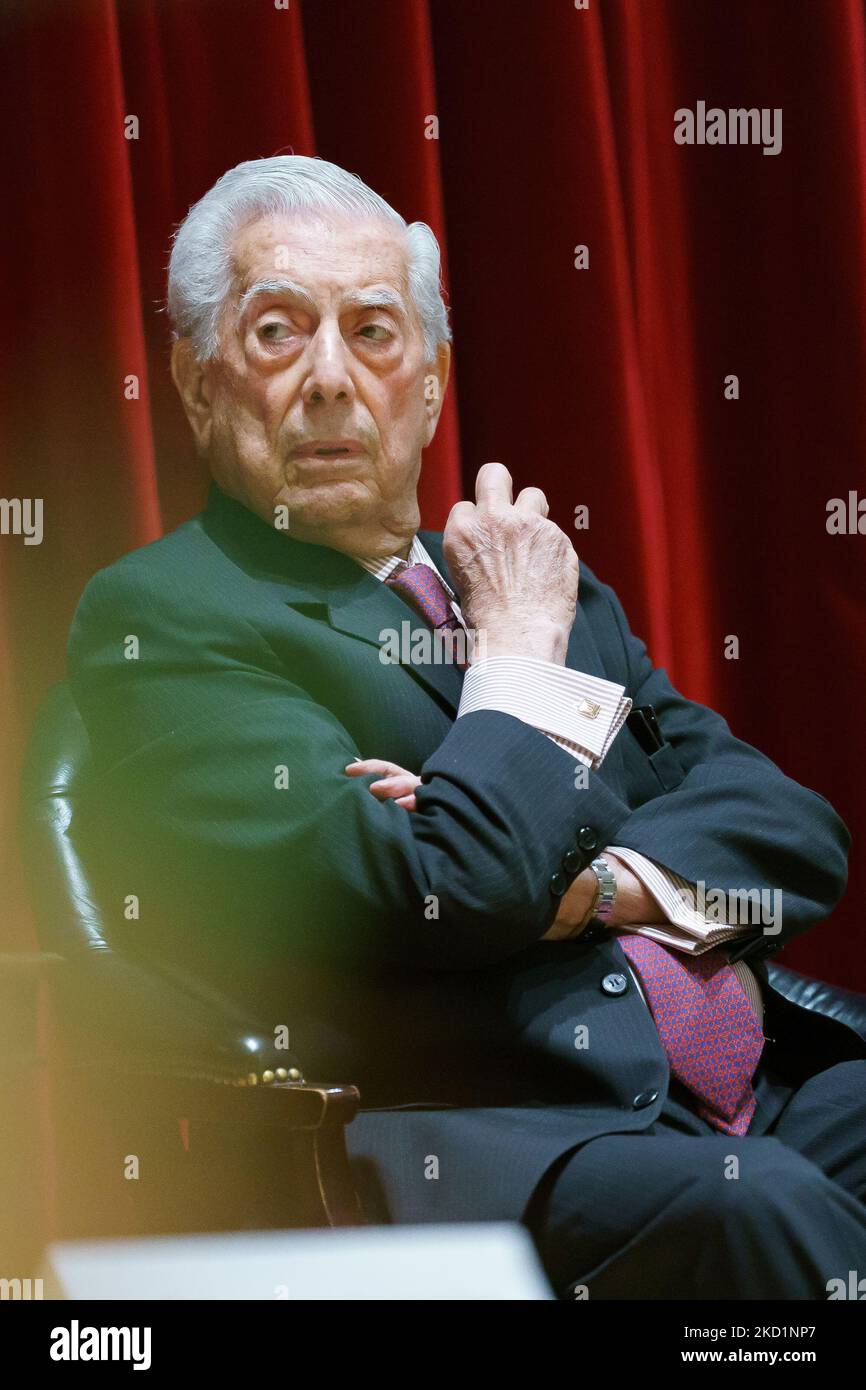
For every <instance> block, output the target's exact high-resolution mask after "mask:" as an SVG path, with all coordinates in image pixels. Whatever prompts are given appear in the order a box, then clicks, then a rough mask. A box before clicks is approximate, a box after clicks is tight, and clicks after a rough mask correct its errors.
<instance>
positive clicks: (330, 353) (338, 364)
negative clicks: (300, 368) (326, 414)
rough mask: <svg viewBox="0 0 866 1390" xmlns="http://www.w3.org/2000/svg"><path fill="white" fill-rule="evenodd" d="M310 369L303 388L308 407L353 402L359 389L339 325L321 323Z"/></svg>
mask: <svg viewBox="0 0 866 1390" xmlns="http://www.w3.org/2000/svg"><path fill="white" fill-rule="evenodd" d="M308 353H309V365H308V369H307V375H306V378H305V380H304V385H303V391H302V394H303V398H304V404H305V405H316V404H321V403H322V402H326V403H328V404H332V403H333V402H334V401H351V400H352V399H353V397H354V395H355V387H354V384H353V382H352V377H351V373H350V371H349V363H348V354H347V350H346V344H345V342H344V341H343V335H342V333H341V332H340V329H339V327H338V325H336V324H334V325H330V324H325V323H321V324H319V327H318V329H317V330H316V334H315V337H314V338H313V340H312V342H311V343H310V346H309V348H308Z"/></svg>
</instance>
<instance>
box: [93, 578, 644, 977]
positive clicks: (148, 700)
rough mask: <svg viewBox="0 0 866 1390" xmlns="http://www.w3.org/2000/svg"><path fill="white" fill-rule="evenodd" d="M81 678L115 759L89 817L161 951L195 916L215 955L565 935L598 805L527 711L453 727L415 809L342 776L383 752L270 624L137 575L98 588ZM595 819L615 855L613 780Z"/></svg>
mask: <svg viewBox="0 0 866 1390" xmlns="http://www.w3.org/2000/svg"><path fill="white" fill-rule="evenodd" d="M130 634H134V635H135V637H136V640H137V643H138V647H137V655H135V656H134V658H133V659H130V657H129V646H128V642H127V638H128V636H129V635H130ZM69 671H70V679H71V682H72V686H73V691H74V694H75V698H76V702H77V704H78V706H79V709H80V710H81V712H82V715H83V717H84V722H85V725H86V727H87V730H88V733H89V736H90V740H91V744H92V746H93V749H94V756H95V758H96V769H95V776H94V778H93V780H92V784H91V787H90V788H89V791H88V799H87V802H86V805H85V808H84V810H83V812H82V814H83V816H84V821H83V824H84V826H85V829H86V828H87V824H88V823H90V824H91V825H93V826H94V827H95V826H96V825H97V824H98V825H99V826H101V827H102V830H101V831H100V833H101V834H102V835H104V836H106V837H107V838H105V839H104V840H103V841H102V842H101V843H103V844H104V845H105V846H106V849H105V853H106V856H107V858H108V859H109V860H110V861H111V862H110V863H106V865H105V873H106V875H107V877H108V879H110V882H111V883H112V884H113V885H114V887H113V892H114V898H113V902H114V910H115V912H116V911H117V910H118V904H120V903H121V902H122V901H123V900H124V899H125V897H126V896H127V895H128V894H136V895H137V896H139V897H140V899H141V907H140V911H141V924H140V926H139V927H137V928H136V929H137V930H138V931H139V933H140V938H141V939H142V940H147V923H148V921H149V920H159V921H160V922H168V923H170V924H171V923H173V924H174V925H173V926H172V927H171V930H173V931H175V932H183V931H187V930H189V931H192V930H193V927H192V924H193V923H196V924H198V926H197V929H199V930H201V929H203V930H204V931H205V932H206V933H209V939H210V940H211V941H212V943H213V945H214V948H215V949H216V948H218V947H222V946H226V948H227V949H231V948H232V946H233V945H234V946H235V947H236V945H237V941H238V940H241V939H243V940H244V941H245V943H246V944H248V945H249V947H250V949H252V948H253V947H256V948H257V949H259V950H261V951H263V952H265V953H266V954H268V955H274V956H277V955H279V954H280V953H281V952H283V951H285V952H286V953H287V954H292V953H302V954H303V955H304V956H306V957H311V958H313V959H316V958H321V959H322V960H323V962H329V961H330V962H339V963H340V964H341V965H345V964H346V963H347V962H351V961H352V960H353V959H357V960H359V961H364V962H378V963H381V964H387V963H396V964H405V965H409V966H413V967H418V966H420V967H423V968H431V969H443V968H444V969H454V968H458V969H460V968H474V967H478V966H483V965H486V964H489V963H491V962H495V961H497V960H500V959H504V958H505V957H507V956H509V955H512V954H514V953H515V952H517V951H519V950H521V949H523V948H524V947H526V946H528V945H530V944H532V943H534V942H535V941H537V940H538V939H539V938H540V937H541V936H542V935H543V933H544V932H545V931H546V930H547V928H548V927H549V926H550V924H551V923H552V921H553V919H554V917H555V915H556V911H557V908H558V906H559V897H558V896H557V895H556V894H555V893H553V892H551V887H550V885H551V881H552V880H554V879H555V877H556V875H557V874H559V875H560V881H561V869H562V863H563V859H564V858H565V857H566V856H568V855H569V853H570V852H571V855H572V857H573V855H574V851H575V848H576V846H577V847H578V848H579V846H578V838H579V831H580V828H581V826H582V825H583V823H584V822H583V818H582V809H583V803H582V802H581V800H580V798H579V796H578V794H577V792H576V790H575V763H574V759H573V758H572V757H571V755H570V754H569V753H567V752H566V751H564V750H563V749H562V748H559V747H557V746H556V745H555V744H554V743H552V742H551V740H550V739H548V738H546V737H545V735H544V734H542V733H540V732H539V731H538V730H536V729H533V728H531V727H529V726H528V725H527V724H524V723H523V722H521V721H520V720H519V719H516V718H514V717H512V716H511V715H508V714H503V713H500V712H495V711H479V712H477V713H474V714H470V715H467V716H466V717H465V718H462V719H460V720H458V721H456V723H455V724H454V725H453V726H452V728H451V730H450V731H449V733H448V734H447V736H446V737H445V738H444V740H443V741H442V743H441V744H440V745H439V747H438V748H437V749H436V750H435V752H434V753H433V754H432V756H430V757H429V758H428V759H427V761H426V762H425V764H424V765H423V767H422V769H421V775H422V781H423V785H422V786H421V787H419V789H418V795H417V805H418V809H417V811H416V812H415V813H413V814H411V815H410V814H407V812H406V811H404V810H403V809H402V808H400V807H398V806H396V805H395V804H394V803H393V802H385V803H381V802H379V801H377V800H376V799H375V798H374V797H373V796H371V795H370V793H369V791H368V790H367V781H366V780H365V779H357V778H350V777H347V776H346V775H345V773H344V768H345V766H346V764H347V763H349V762H350V761H351V760H352V759H353V758H355V757H357V756H360V755H361V752H362V751H363V752H364V754H365V755H368V754H369V752H370V750H369V749H367V750H359V749H358V748H357V747H355V745H354V742H353V739H352V738H351V737H350V735H349V733H348V732H347V730H346V729H345V727H344V726H343V725H342V724H341V723H340V721H339V720H338V719H337V718H336V717H335V716H334V714H333V713H332V712H331V711H329V710H328V709H327V708H326V707H324V706H323V705H322V704H320V703H317V702H315V701H314V700H313V699H311V698H310V696H309V694H308V693H307V692H306V691H305V690H304V688H303V682H302V675H301V673H298V675H297V677H296V679H292V678H291V677H292V675H293V673H287V672H286V670H285V669H284V667H283V665H282V663H281V661H280V659H279V658H278V656H277V655H276V654H275V653H274V652H273V650H272V649H271V648H270V646H269V644H268V642H267V641H266V639H265V637H264V636H263V635H262V634H261V633H260V632H258V631H257V630H256V629H255V628H254V627H253V626H252V625H250V624H248V623H247V622H246V621H245V620H244V619H243V618H240V617H237V616H227V615H226V613H225V611H224V608H223V607H221V606H219V605H218V604H216V603H213V602H211V603H210V604H208V600H207V597H206V596H204V597H203V596H201V595H197V594H196V593H194V592H189V593H185V594H184V595H182V596H177V595H172V594H169V593H167V592H166V591H165V586H162V587H161V588H160V589H159V591H155V590H154V585H153V582H152V580H151V578H150V577H149V576H148V574H147V573H146V572H145V573H144V574H142V573H137V572H136V571H135V569H134V567H133V566H128V567H125V566H123V565H121V566H120V567H114V568H113V569H112V570H108V571H103V572H101V573H100V574H99V575H97V576H96V577H95V578H94V580H92V581H91V583H90V585H89V586H88V589H87V590H86V592H85V595H84V597H83V599H82V601H81V603H80V605H79V608H78V611H77V613H76V616H75V620H74V623H73V627H72V632H71V635H70V643H69ZM359 698H363V692H361V693H360V694H359ZM595 806H596V812H597V817H598V828H597V834H598V839H599V846H600V845H601V844H603V843H604V841H605V839H606V838H607V837H608V836H609V835H610V834H611V833H612V832H613V830H614V827H615V825H616V823H617V821H618V820H619V819H620V818H621V816H622V814H623V807H622V803H621V802H619V801H618V800H617V799H616V798H615V797H613V796H611V795H610V794H609V793H607V792H606V791H605V789H604V788H600V789H599V791H598V795H597V797H596V799H595ZM579 855H580V865H579V867H580V868H582V867H584V865H585V864H586V863H588V862H589V859H591V858H592V853H591V851H590V849H589V848H579ZM577 871H578V869H577V868H576V867H574V866H572V870H571V873H570V875H569V877H573V876H574V873H575V872H577ZM233 934H234V937H235V938H236V940H235V941H234V943H233V942H232V941H231V940H228V941H227V940H221V938H224V937H229V938H231V937H232V935H233Z"/></svg>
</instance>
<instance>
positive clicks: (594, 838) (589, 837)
mask: <svg viewBox="0 0 866 1390" xmlns="http://www.w3.org/2000/svg"><path fill="white" fill-rule="evenodd" d="M577 845H578V849H598V832H597V831H596V830H595V829H594V828H593V827H592V826H591V825H582V826H581V827H580V829H579V830H578V832H577Z"/></svg>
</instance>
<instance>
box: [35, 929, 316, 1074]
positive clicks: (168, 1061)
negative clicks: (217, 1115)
mask: <svg viewBox="0 0 866 1390" xmlns="http://www.w3.org/2000/svg"><path fill="white" fill-rule="evenodd" d="M51 983H52V993H53V997H54V999H55V1000H56V1003H57V1006H58V1008H59V1010H60V1014H61V1017H62V1019H63V1025H64V1032H65V1034H66V1036H67V1037H68V1038H69V1040H70V1043H71V1057H70V1061H71V1062H72V1063H73V1064H83V1065H85V1066H87V1065H88V1064H94V1065H95V1066H96V1067H97V1068H101V1067H111V1066H120V1067H121V1068H122V1069H123V1070H124V1071H127V1072H134V1073H136V1074H139V1075H143V1074H151V1075H158V1076H161V1077H163V1078H165V1079H168V1078H171V1077H176V1078H178V1079H179V1080H180V1079H182V1078H184V1077H188V1078H196V1079H202V1078H205V1077H207V1078H210V1079H211V1080H213V1081H216V1082H227V1083H230V1082H240V1081H244V1082H249V1083H250V1084H252V1085H254V1084H256V1082H258V1083H263V1084H269V1083H280V1082H290V1081H291V1082H298V1081H303V1079H304V1078H303V1071H302V1069H301V1065H300V1062H299V1060H298V1058H297V1057H296V1056H295V1055H294V1053H292V1052H291V1051H289V1050H288V1049H280V1048H277V1047H276V1046H275V1040H274V1036H273V1034H272V1032H270V1031H269V1030H267V1029H266V1028H264V1027H263V1026H262V1024H261V1022H260V1021H259V1020H258V1019H256V1018H254V1017H251V1016H250V1014H249V1012H248V1011H246V1010H245V1009H243V1008H242V1007H241V1006H239V1005H238V1004H237V1002H236V1001H234V1000H233V999H231V998H229V997H228V996H227V995H225V994H223V993H222V992H221V991H219V990H217V989H215V988H214V987H212V986H210V985H208V984H205V983H203V982H202V981H200V980H197V979H195V978H193V977H190V976H188V975H186V974H184V973H183V972H181V971H179V970H177V969H175V968H174V967H162V966H157V965H154V964H153V963H152V962H150V961H147V962H145V961H142V960H140V959H137V958H135V957H131V956H120V955H117V954H116V953H115V952H114V951H113V950H112V949H111V948H110V947H109V946H108V945H106V944H105V943H95V944H93V945H91V946H89V947H88V948H87V949H83V950H81V951H79V952H76V953H75V954H74V955H67V956H65V957H63V958H62V959H60V960H59V963H58V965H57V967H56V968H55V969H54V971H53V973H52V977H51Z"/></svg>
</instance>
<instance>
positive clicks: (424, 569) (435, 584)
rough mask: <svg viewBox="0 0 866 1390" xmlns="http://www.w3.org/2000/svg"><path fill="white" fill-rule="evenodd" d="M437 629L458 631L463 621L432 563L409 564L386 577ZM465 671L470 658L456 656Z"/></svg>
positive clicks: (393, 587) (457, 662)
mask: <svg viewBox="0 0 866 1390" xmlns="http://www.w3.org/2000/svg"><path fill="white" fill-rule="evenodd" d="M385 583H386V584H388V585H389V586H390V587H391V588H392V589H396V590H397V593H398V594H400V595H401V597H402V598H404V599H405V600H406V602H407V603H408V604H409V605H410V606H411V607H412V608H414V609H415V612H416V613H419V614H420V616H421V617H422V618H423V619H424V621H425V622H426V623H429V624H430V626H431V627H432V628H433V629H434V631H436V632H445V631H448V632H457V631H458V629H459V627H460V622H459V620H458V618H457V614H456V613H455V612H454V610H453V608H452V607H451V600H450V599H449V597H448V593H447V590H446V589H445V586H444V584H443V583H442V581H441V579H440V578H439V576H438V575H437V573H436V571H435V570H432V569H431V568H430V566H429V565H406V566H404V568H402V569H397V570H395V571H394V573H393V574H390V575H389V576H388V578H387V579H386V580H385ZM454 664H455V666H459V667H460V669H461V671H462V670H464V669H465V667H466V662H465V661H459V660H455V662H454Z"/></svg>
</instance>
